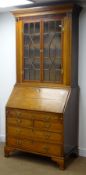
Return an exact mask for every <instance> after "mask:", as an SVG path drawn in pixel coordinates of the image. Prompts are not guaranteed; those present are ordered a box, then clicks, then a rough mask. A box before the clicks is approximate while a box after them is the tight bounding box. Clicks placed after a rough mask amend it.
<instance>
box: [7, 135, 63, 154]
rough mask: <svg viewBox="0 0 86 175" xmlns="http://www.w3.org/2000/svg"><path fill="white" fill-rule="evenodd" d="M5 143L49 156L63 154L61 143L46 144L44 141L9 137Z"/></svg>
mask: <svg viewBox="0 0 86 175" xmlns="http://www.w3.org/2000/svg"><path fill="white" fill-rule="evenodd" d="M7 144H8V145H9V146H14V147H15V148H17V149H23V150H25V151H26V150H27V151H29V152H36V153H42V154H45V155H49V156H50V155H51V156H59V157H60V156H63V145H61V144H46V143H44V142H36V141H33V140H19V139H15V138H11V137H10V138H8V139H7Z"/></svg>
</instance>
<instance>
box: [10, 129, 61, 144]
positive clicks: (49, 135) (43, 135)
mask: <svg viewBox="0 0 86 175" xmlns="http://www.w3.org/2000/svg"><path fill="white" fill-rule="evenodd" d="M7 135H8V136H13V137H16V138H20V139H30V138H32V139H34V140H40V141H45V142H51V143H63V135H62V134H61V133H53V132H46V131H39V130H34V129H25V128H19V127H8V128H7Z"/></svg>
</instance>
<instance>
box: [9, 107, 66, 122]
mask: <svg viewBox="0 0 86 175" xmlns="http://www.w3.org/2000/svg"><path fill="white" fill-rule="evenodd" d="M6 116H7V117H14V118H15V117H16V118H24V119H34V120H42V121H55V122H56V121H58V119H59V120H61V121H62V120H63V117H62V114H55V113H49V112H39V111H28V110H23V109H7V111H6Z"/></svg>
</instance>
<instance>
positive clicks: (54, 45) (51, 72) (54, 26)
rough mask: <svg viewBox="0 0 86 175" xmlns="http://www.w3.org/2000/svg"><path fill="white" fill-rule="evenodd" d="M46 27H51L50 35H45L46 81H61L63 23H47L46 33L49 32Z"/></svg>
mask: <svg viewBox="0 0 86 175" xmlns="http://www.w3.org/2000/svg"><path fill="white" fill-rule="evenodd" d="M46 24H47V25H46ZM46 26H48V27H49V33H46V32H45V33H44V81H54V82H55V81H60V80H61V64H62V58H61V57H62V48H61V21H49V22H47V23H46V22H45V23H44V31H46V30H47V29H46ZM47 31H48V30H47Z"/></svg>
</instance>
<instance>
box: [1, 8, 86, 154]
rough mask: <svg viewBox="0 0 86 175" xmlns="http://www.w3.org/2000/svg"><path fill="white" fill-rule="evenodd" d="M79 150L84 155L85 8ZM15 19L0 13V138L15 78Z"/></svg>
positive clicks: (85, 14)
mask: <svg viewBox="0 0 86 175" xmlns="http://www.w3.org/2000/svg"><path fill="white" fill-rule="evenodd" d="M79 28H80V29H79V86H80V103H79V152H80V155H83V156H86V78H85V77H86V9H84V10H83V11H82V12H81V14H80V20H79ZM15 38H16V37H15V19H14V17H13V16H12V15H11V14H10V13H7V14H2V15H0V139H1V140H4V135H5V105H6V102H7V99H8V97H9V95H10V92H11V90H12V88H13V85H14V84H15V79H16V77H15V76H16V66H15V65H16V63H15V61H16V50H15Z"/></svg>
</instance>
